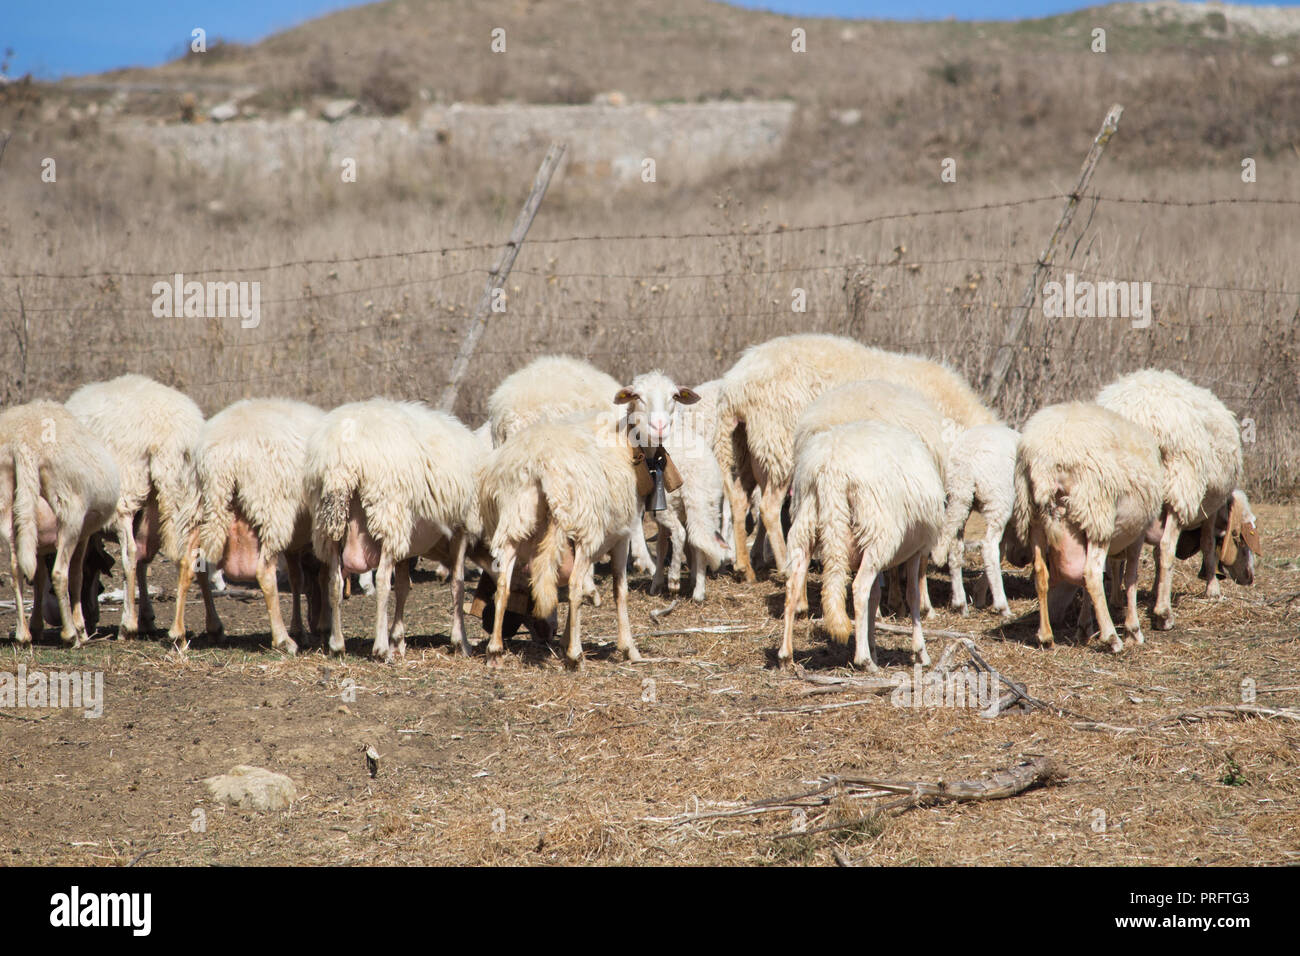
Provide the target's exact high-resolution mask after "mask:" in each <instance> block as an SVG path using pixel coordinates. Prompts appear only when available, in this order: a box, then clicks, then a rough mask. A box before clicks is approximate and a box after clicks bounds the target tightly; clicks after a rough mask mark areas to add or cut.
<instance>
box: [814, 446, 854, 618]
mask: <svg viewBox="0 0 1300 956" xmlns="http://www.w3.org/2000/svg"><path fill="white" fill-rule="evenodd" d="M810 491H811V494H809V495H808V496H807V498H806V499H805V502H806V504H805V505H804V507H807V505H810V504H813V503H814V502H815V503H816V508H817V511H816V514H817V518H818V520H817V524H818V525H819V526H820V527H821V556H822V626H823V627H825V628H826V630H827V632H828V633H829V634H830V635H831V637H832V638H834V639H835V641H836V642H838V643H840V644H846V643H848V640H849V636H850V635H851V634H852V633H853V622H852V621H851V620H850V619H849V615H848V611H847V609H846V606H845V604H846V599H845V591H846V590H847V589H848V586H849V565H850V563H851V554H850V549H851V542H852V539H853V527H852V520H851V517H850V514H849V497H848V481H847V478H846V477H845V476H844V475H843V474H841V473H839V472H838V471H837V470H836V469H830V470H828V472H827V473H825V474H823V475H822V476H821V477H820V479H819V481H818V485H817V487H816V488H813V489H810ZM801 510H802V509H801Z"/></svg>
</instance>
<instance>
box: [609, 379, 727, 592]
mask: <svg viewBox="0 0 1300 956" xmlns="http://www.w3.org/2000/svg"><path fill="white" fill-rule="evenodd" d="M689 392H690V394H696V395H698V393H696V392H694V391H693V390H689ZM622 394H624V395H626V396H627V397H628V401H627V411H626V414H625V418H626V421H625V423H624V426H625V428H626V429H628V430H629V433H630V434H632V435H634V436H636V440H637V442H638V444H640V445H641V446H643V447H644V446H646V445H656V444H661V445H662V446H663V447H664V448H665V449H666V450H667V452H668V454H669V456H670V457H671V459H672V462H673V465H674V466H675V467H676V469H677V471H678V473H679V474H680V476H681V479H682V484H681V487H679V488H676V489H674V490H672V491H669V492H667V493H666V499H667V505H668V507H667V508H665V509H663V510H660V511H653V512H651V518H652V519H653V520H654V522H655V524H656V525H657V526H658V528H659V534H658V537H657V539H656V542H655V543H656V550H657V551H658V552H659V553H658V560H657V561H656V565H655V573H654V579H653V580H652V581H651V583H650V593H651V594H659V593H660V592H661V591H662V590H663V588H664V583H665V579H666V580H667V584H668V590H669V591H671V592H677V591H678V590H680V588H681V584H680V578H681V566H682V561H683V559H684V558H685V557H686V556H687V555H689V556H690V565H691V578H692V585H693V586H692V592H691V599H692V600H694V601H697V602H700V601H703V600H704V596H705V566H706V565H707V566H708V568H709V570H712V571H716V570H717V569H718V567H719V566H720V565H721V564H722V561H723V560H724V559H725V558H726V556H727V549H726V544H725V541H724V540H723V539H722V538H720V537H719V534H718V529H719V526H720V524H721V516H722V472H721V470H720V469H719V468H718V462H717V459H715V458H714V456H713V445H712V436H711V435H709V434H707V426H705V427H704V433H702V431H701V430H700V420H698V419H696V418H695V416H694V415H692V414H691V412H692V411H693V409H694V407H695V404H697V403H693V402H689V401H686V400H685V398H686V396H687V394H688V390H685V389H680V388H678V386H677V384H676V383H675V382H673V380H672V379H670V378H669V377H668V376H667V375H665V374H664V373H663V372H661V371H658V370H656V371H654V372H648V373H646V374H643V375H638V376H637V377H636V378H634V379H633V380H632V382H631V384H629V385H628V387H627V388H626V389H625V390H623V392H622ZM642 504H643V508H644V500H643V502H642ZM670 546H671V548H672V560H671V565H670V563H669V560H668V549H669V547H670Z"/></svg>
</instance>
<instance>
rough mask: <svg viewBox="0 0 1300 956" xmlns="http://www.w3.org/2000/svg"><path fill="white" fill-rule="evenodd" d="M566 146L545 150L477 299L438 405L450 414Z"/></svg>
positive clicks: (553, 146) (556, 146) (555, 145)
mask: <svg viewBox="0 0 1300 956" xmlns="http://www.w3.org/2000/svg"><path fill="white" fill-rule="evenodd" d="M564 149H565V147H564V146H563V145H562V144H560V143H552V144H551V148H550V149H548V150H547V151H546V158H545V159H543V160H542V165H541V166H540V167H538V170H537V178H536V179H534V180H533V191H532V192H530V193H529V194H528V199H527V200H526V201H525V202H524V208H523V209H521V210H519V217H518V218H517V219H515V227H514V229H512V230H511V231H510V238H509V239H507V240H506V245H505V248H504V249H502V250H501V256H500V257H499V258H498V259H497V263H496V265H495V266H493V267H492V272H491V273H490V274H489V275H488V280H487V285H485V286H484V287H483V295H482V297H480V299H479V300H478V305H477V306H476V307H475V309H474V314H473V315H472V316H471V317H470V320H469V325H468V326H466V328H465V338H464V339H463V340H462V341H461V343H460V351H459V352H457V353H456V358H455V360H454V361H453V362H452V363H451V373H450V374H449V375H448V378H447V388H446V390H444V391H443V393H442V402H441V404H440V405H439V407H440V408H441V409H442V410H443V411H444V412H447V413H449V414H450V413H451V411H452V409H453V408H454V407H455V405H456V396H457V395H458V394H459V393H460V383H461V382H462V381H463V380H464V378H465V373H466V372H468V371H469V360H470V359H471V358H473V356H474V349H475V348H477V347H478V343H479V339H481V338H482V337H483V333H484V331H486V329H487V323H488V316H489V315H490V314H491V310H492V298H493V296H494V295H495V293H496V290H497V289H500V288H502V286H503V283H504V282H505V281H506V277H507V276H509V275H510V269H511V268H512V267H513V266H514V264H515V257H516V256H518V255H519V247H520V246H521V245H523V242H524V236H526V235H528V227H529V226H531V225H532V224H533V217H534V216H536V215H537V209H538V207H539V206H541V204H542V197H543V196H545V195H546V187H547V186H549V185H550V183H551V176H552V175H553V174H554V173H555V168H556V167H557V166H559V164H560V159H561V158H562V157H563V156H564Z"/></svg>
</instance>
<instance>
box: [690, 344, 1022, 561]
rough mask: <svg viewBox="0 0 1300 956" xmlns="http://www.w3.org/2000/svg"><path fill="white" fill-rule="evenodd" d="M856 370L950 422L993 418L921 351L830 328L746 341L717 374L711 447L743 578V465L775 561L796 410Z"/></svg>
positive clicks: (780, 552)
mask: <svg viewBox="0 0 1300 956" xmlns="http://www.w3.org/2000/svg"><path fill="white" fill-rule="evenodd" d="M864 378H878V379H885V380H887V381H890V382H897V383H899V384H903V385H909V386H911V387H912V388H915V389H916V390H917V391H919V392H921V393H922V394H924V395H925V396H926V397H927V398H929V399H930V401H931V402H933V403H934V405H935V407H936V408H937V409H938V410H939V412H940V414H942V415H943V416H944V418H945V419H949V420H951V422H952V426H951V427H952V428H954V429H960V428H970V427H973V426H975V425H985V424H989V423H992V422H995V421H996V420H997V419H996V416H994V414H993V413H992V412H991V411H989V410H988V409H987V408H985V407H984V405H982V404H981V403H980V401H979V399H978V398H977V397H976V395H975V393H974V392H973V391H972V390H971V388H970V386H969V385H968V384H967V383H966V382H965V381H964V380H963V379H962V378H961V376H960V375H958V374H957V373H956V372H954V371H952V370H951V369H949V368H947V367H946V366H944V365H941V364H940V363H938V362H933V361H930V360H929V359H924V358H920V357H918V356H914V355H900V354H897V353H893V352H886V351H883V350H881V349H876V348H869V347H867V346H865V345H862V344H860V343H858V342H855V341H853V340H852V339H848V338H843V337H841V336H835V335H788V336H783V337H781V338H777V339H772V340H771V341H768V342H764V343H762V344H761V345H755V346H751V347H750V348H748V349H746V350H745V353H744V354H743V355H741V357H740V358H739V359H738V360H737V361H736V364H735V365H733V366H732V367H731V369H730V370H729V371H728V372H727V373H726V374H725V375H724V376H723V377H722V393H721V395H720V397H719V400H718V432H717V439H716V444H715V450H716V452H717V456H718V464H719V465H721V466H722V472H723V478H724V480H725V481H726V483H727V494H728V497H729V498H730V501H731V507H732V526H733V530H734V533H735V536H736V565H737V570H738V571H740V572H742V573H743V574H744V576H745V578H746V579H747V580H750V581H752V580H754V579H755V578H754V571H753V568H752V566H751V563H750V560H749V554H748V552H747V551H746V549H745V545H746V542H745V540H744V527H745V524H744V518H745V514H746V513H747V512H748V509H749V498H748V496H747V494H746V488H745V484H746V480H745V477H744V471H745V469H746V468H748V469H749V470H751V471H752V480H753V481H754V483H755V484H756V485H757V486H758V488H760V489H761V497H760V508H759V510H760V514H761V518H762V522H763V525H764V527H765V529H766V532H767V537H768V540H769V541H770V543H771V547H772V553H773V555H774V557H775V559H776V562H777V565H778V566H779V567H783V566H784V565H785V538H784V535H783V534H782V531H781V507H782V503H783V501H784V499H785V495H786V490H787V488H788V487H789V485H790V478H791V475H792V473H793V469H794V447H793V445H794V429H795V425H796V423H797V421H798V418H799V415H800V414H801V413H802V412H803V410H804V409H805V408H807V407H808V405H809V404H810V403H811V402H812V401H813V400H814V399H815V398H817V397H818V396H819V395H821V393H822V392H824V391H826V390H827V389H829V388H833V387H834V386H836V385H842V384H845V383H847V382H852V381H856V380H858V379H864Z"/></svg>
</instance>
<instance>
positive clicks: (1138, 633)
mask: <svg viewBox="0 0 1300 956" xmlns="http://www.w3.org/2000/svg"><path fill="white" fill-rule="evenodd" d="M1128 636H1129V639H1130V640H1134V641H1137V642H1138V643H1139V644H1145V643H1146V642H1147V641H1146V638H1145V637H1143V636H1142V629H1141V628H1135V629H1134V630H1131V631H1129V632H1128Z"/></svg>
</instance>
